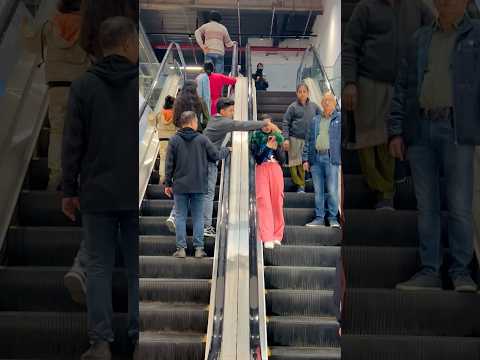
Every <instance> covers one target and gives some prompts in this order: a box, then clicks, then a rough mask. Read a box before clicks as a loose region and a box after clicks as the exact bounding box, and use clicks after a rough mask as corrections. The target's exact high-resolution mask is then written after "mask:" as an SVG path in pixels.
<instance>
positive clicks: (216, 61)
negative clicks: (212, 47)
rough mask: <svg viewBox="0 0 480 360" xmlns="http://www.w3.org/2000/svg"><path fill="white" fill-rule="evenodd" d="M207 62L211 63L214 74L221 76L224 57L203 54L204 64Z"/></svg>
mask: <svg viewBox="0 0 480 360" xmlns="http://www.w3.org/2000/svg"><path fill="white" fill-rule="evenodd" d="M207 61H211V62H212V63H213V65H214V66H215V72H216V73H219V74H223V71H224V67H225V60H224V55H220V54H215V53H210V54H205V62H207Z"/></svg>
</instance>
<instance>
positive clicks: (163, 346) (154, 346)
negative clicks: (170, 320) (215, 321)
mask: <svg viewBox="0 0 480 360" xmlns="http://www.w3.org/2000/svg"><path fill="white" fill-rule="evenodd" d="M205 337H206V336H205V334H203V333H191V334H186V333H184V332H150V331H148V332H146V331H145V332H141V333H140V340H139V352H138V355H139V358H140V359H155V360H177V359H178V360H179V359H189V360H203V359H204V353H205Z"/></svg>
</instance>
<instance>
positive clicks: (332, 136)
mask: <svg viewBox="0 0 480 360" xmlns="http://www.w3.org/2000/svg"><path fill="white" fill-rule="evenodd" d="M336 105H337V100H336V99H335V96H334V95H333V94H332V93H331V92H327V93H325V94H324V95H323V99H322V108H323V112H322V114H321V115H317V116H315V117H314V118H313V121H312V122H311V124H310V127H309V129H308V131H307V136H306V140H305V146H304V148H303V168H304V169H305V171H310V172H311V173H312V179H313V187H314V189H315V219H313V221H312V222H310V223H308V224H307V225H306V226H309V227H318V226H324V225H325V212H326V215H327V220H328V223H329V225H330V227H332V228H340V224H339V222H338V176H339V166H340V162H341V128H342V120H341V119H342V116H341V114H340V112H338V111H336V110H335V107H336ZM325 195H326V199H325ZM325 200H326V201H325ZM325 202H326V204H327V208H326V209H325ZM325 210H326V211H325Z"/></svg>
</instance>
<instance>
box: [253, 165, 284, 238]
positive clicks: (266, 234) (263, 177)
mask: <svg viewBox="0 0 480 360" xmlns="http://www.w3.org/2000/svg"><path fill="white" fill-rule="evenodd" d="M255 186H256V190H257V216H258V236H259V239H260V240H261V241H263V242H270V241H275V240H279V241H282V239H283V230H284V229H285V220H284V219H283V197H284V195H283V187H284V183H283V171H282V168H281V167H280V165H279V164H278V163H272V162H264V163H263V164H262V165H257V171H256V185H255Z"/></svg>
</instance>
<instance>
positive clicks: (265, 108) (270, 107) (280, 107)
mask: <svg viewBox="0 0 480 360" xmlns="http://www.w3.org/2000/svg"><path fill="white" fill-rule="evenodd" d="M293 101H295V99H293V100H292V101H291V102H293ZM288 105H289V104H286V106H285V104H282V103H280V104H279V103H273V104H272V103H269V104H266V103H263V104H262V105H261V109H262V112H264V113H268V114H269V113H281V112H282V111H283V112H285V111H286V110H287V108H288Z"/></svg>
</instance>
